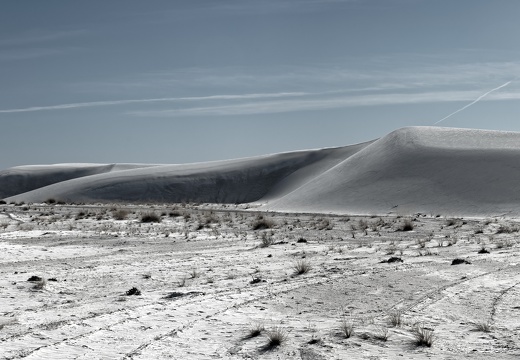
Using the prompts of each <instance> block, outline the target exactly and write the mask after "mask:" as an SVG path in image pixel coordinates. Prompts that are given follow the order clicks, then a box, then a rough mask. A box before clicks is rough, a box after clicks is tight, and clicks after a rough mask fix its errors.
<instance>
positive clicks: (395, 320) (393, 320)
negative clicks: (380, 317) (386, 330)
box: [388, 310, 403, 327]
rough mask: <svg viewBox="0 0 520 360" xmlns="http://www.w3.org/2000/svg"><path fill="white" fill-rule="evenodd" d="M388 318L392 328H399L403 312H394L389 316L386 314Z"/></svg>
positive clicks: (401, 323)
mask: <svg viewBox="0 0 520 360" xmlns="http://www.w3.org/2000/svg"><path fill="white" fill-rule="evenodd" d="M388 316H389V318H390V324H391V325H392V326H394V327H400V326H401V325H403V311H402V310H394V311H392V312H391V313H390V314H388Z"/></svg>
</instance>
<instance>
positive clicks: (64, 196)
mask: <svg viewBox="0 0 520 360" xmlns="http://www.w3.org/2000/svg"><path fill="white" fill-rule="evenodd" d="M364 146H366V144H360V145H354V146H347V147H341V148H330V149H321V150H309V151H298V152H290V153H282V154H274V155H267V156H260V157H254V158H245V159H237V160H228V161H216V162H208V163H196V164H187V165H159V166H153V167H147V168H138V169H128V170H121V171H117V172H104V173H100V174H94V175H90V176H82V177H77V178H75V179H71V180H67V181H62V182H58V183H54V184H51V185H48V186H44V187H41V188H38V189H35V190H32V191H29V192H25V193H22V194H17V195H15V196H11V197H8V198H7V199H6V200H7V201H15V202H19V201H23V202H42V201H45V200H46V199H49V198H54V199H56V200H62V201H66V202H98V201H99V202H106V201H113V202H117V201H131V202H150V201H152V202H183V201H186V202H211V203H247V202H252V201H257V200H259V199H261V198H262V197H264V196H266V195H268V194H269V193H270V192H273V193H277V192H281V193H282V194H285V193H287V192H289V191H292V190H294V189H295V188H296V187H298V186H299V185H300V183H301V182H302V181H303V182H305V181H306V179H308V178H313V177H314V176H315V175H316V174H317V173H321V172H323V171H325V170H326V169H328V168H330V167H333V166H335V165H336V164H338V163H339V162H341V161H343V159H344V158H345V157H348V156H350V155H351V154H353V153H356V152H357V151H358V150H359V149H360V148H363V147H364ZM27 177H30V175H27Z"/></svg>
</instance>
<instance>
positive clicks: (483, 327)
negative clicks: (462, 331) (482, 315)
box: [474, 322, 491, 333]
mask: <svg viewBox="0 0 520 360" xmlns="http://www.w3.org/2000/svg"><path fill="white" fill-rule="evenodd" d="M474 325H475V330H477V331H482V332H487V333H488V332H491V324H490V323H489V322H478V323H474Z"/></svg>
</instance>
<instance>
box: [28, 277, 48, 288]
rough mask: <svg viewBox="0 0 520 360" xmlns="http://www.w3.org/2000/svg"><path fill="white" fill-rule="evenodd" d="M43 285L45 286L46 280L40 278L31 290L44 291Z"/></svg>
mask: <svg viewBox="0 0 520 360" xmlns="http://www.w3.org/2000/svg"><path fill="white" fill-rule="evenodd" d="M45 285H47V280H45V279H43V278H42V279H40V280H39V281H37V282H36V283H35V284H34V285H33V287H32V288H33V290H43V289H45Z"/></svg>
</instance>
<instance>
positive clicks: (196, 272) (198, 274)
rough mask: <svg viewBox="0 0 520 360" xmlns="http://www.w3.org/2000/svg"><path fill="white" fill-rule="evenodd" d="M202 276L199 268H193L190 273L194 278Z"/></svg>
mask: <svg viewBox="0 0 520 360" xmlns="http://www.w3.org/2000/svg"><path fill="white" fill-rule="evenodd" d="M199 276H200V273H199V271H198V270H197V269H193V270H191V273H190V278H192V279H196V278H198V277H199Z"/></svg>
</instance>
